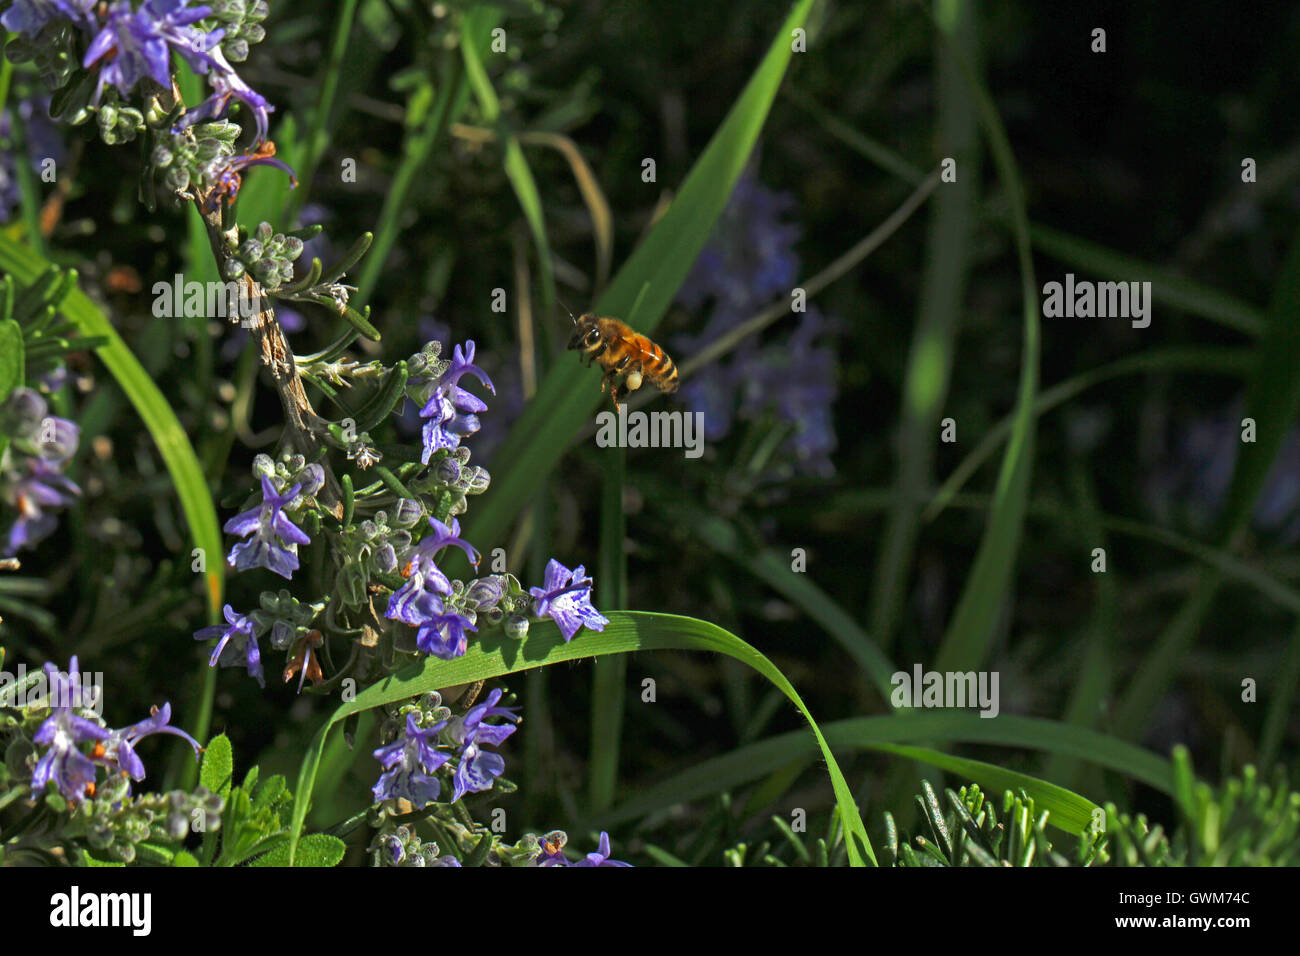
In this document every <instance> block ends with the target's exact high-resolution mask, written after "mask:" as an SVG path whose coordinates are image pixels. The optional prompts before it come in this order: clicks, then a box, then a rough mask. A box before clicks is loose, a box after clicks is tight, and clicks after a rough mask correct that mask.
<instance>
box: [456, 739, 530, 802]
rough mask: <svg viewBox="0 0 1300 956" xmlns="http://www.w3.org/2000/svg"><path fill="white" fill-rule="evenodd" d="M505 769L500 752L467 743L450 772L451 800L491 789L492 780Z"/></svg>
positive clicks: (503, 759)
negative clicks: (458, 761) (453, 770)
mask: <svg viewBox="0 0 1300 956" xmlns="http://www.w3.org/2000/svg"><path fill="white" fill-rule="evenodd" d="M511 729H512V730H513V729H514V728H511ZM505 769H506V761H505V758H504V757H502V756H501V755H500V754H498V753H493V752H492V751H490V750H483V749H482V748H481V747H479V745H478V744H475V743H470V744H467V745H466V746H465V749H464V750H462V751H461V752H460V763H459V764H458V765H457V766H456V772H455V773H454V774H452V778H451V782H452V793H451V802H452V803H455V802H456V801H457V800H459V799H460V798H461V797H463V796H464V795H465V794H466V793H481V792H483V791H484V790H490V789H492V781H493V780H495V779H496V778H497V777H499V776H501V774H503V773H504V772H505Z"/></svg>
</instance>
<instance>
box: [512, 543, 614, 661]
mask: <svg viewBox="0 0 1300 956" xmlns="http://www.w3.org/2000/svg"><path fill="white" fill-rule="evenodd" d="M586 574H587V569H586V568H584V567H583V566H582V565H581V564H580V565H578V567H577V569H576V570H573V571H570V570H569V569H568V568H566V567H565V566H564V565H562V564H561V563H560V562H559V561H556V560H555V559H554V558H551V560H550V561H548V562H547V563H546V577H545V580H544V581H543V586H542V587H540V588H529V589H528V593H529V594H531V595H532V596H533V614H535V615H536V616H537V617H549V618H550V619H551V620H553V621H554V622H555V623H556V624H557V625H559V628H560V633H561V634H562V635H564V640H565V641H566V642H567V641H570V640H572V639H573V635H574V634H577V633H578V629H579V628H581V627H585V628H587V629H588V630H592V631H603V630H604V629H605V625H606V624H608V623H609V619H608V618H607V617H605V616H604V615H603V614H601V613H600V612H599V611H597V610H596V609H595V608H594V607H592V606H591V585H592V580H591V578H589V577H587V576H586Z"/></svg>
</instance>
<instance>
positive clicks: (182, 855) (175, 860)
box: [172, 850, 199, 867]
mask: <svg viewBox="0 0 1300 956" xmlns="http://www.w3.org/2000/svg"><path fill="white" fill-rule="evenodd" d="M198 865H199V861H198V860H197V859H195V857H194V854H193V853H191V852H190V851H189V850H177V851H176V855H175V856H174V857H172V866H186V867H188V866H198Z"/></svg>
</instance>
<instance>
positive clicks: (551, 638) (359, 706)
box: [290, 611, 876, 866]
mask: <svg viewBox="0 0 1300 956" xmlns="http://www.w3.org/2000/svg"><path fill="white" fill-rule="evenodd" d="M607 616H608V617H609V620H610V623H609V624H608V625H607V626H606V628H605V630H604V632H603V633H600V634H597V633H592V632H589V631H582V632H580V633H579V634H578V635H577V636H576V637H574V639H573V640H572V641H570V642H569V643H567V644H566V643H564V642H563V640H562V639H561V637H560V634H559V630H558V629H557V628H556V627H555V625H554V624H551V623H550V622H544V623H542V624H534V625H533V627H532V628H531V630H530V631H529V635H528V637H527V639H525V640H524V641H512V640H510V639H509V638H505V637H501V636H499V635H498V636H496V637H492V638H489V640H488V641H487V642H486V643H484V642H479V643H476V644H473V645H471V647H470V648H469V650H468V651H467V652H466V653H465V655H464V656H462V657H458V658H455V659H454V660H440V659H437V658H428V659H426V660H425V661H424V662H422V663H418V664H414V665H412V666H410V667H407V668H404V669H403V670H401V671H399V672H398V673H397V674H395V675H393V676H392V677H389V678H387V679H385V680H383V681H381V682H379V683H378V684H374V685H372V686H370V687H368V688H366V689H365V690H364V691H362V692H361V693H359V694H358V695H357V696H356V697H355V698H354V699H353V700H351V701H348V702H346V703H344V704H343V705H341V706H340V707H339V708H338V709H337V710H335V711H334V713H333V714H332V715H331V716H330V717H329V719H328V720H327V721H326V723H325V725H324V726H322V727H321V728H320V730H319V731H317V733H316V735H315V736H314V737H313V738H312V740H311V743H310V744H309V745H308V747H307V750H306V754H305V756H304V758H303V763H302V768H301V770H300V771H299V774H298V785H297V787H296V789H295V792H294V808H293V820H292V823H291V825H290V834H291V836H290V859H292V858H293V853H294V847H295V846H296V844H297V842H298V839H299V836H300V834H301V833H302V827H303V822H304V821H305V820H306V817H307V810H308V807H309V806H310V803H311V799H312V792H313V790H314V788H315V783H316V776H317V771H318V768H319V766H320V759H321V754H322V752H323V750H324V748H325V744H326V741H327V739H328V737H329V731H330V729H331V728H333V727H334V726H335V725H336V724H338V723H340V722H341V721H343V720H345V719H346V718H347V717H348V716H350V715H352V714H356V713H361V712H362V711H366V710H370V709H371V708H374V707H379V706H381V705H383V704H389V703H393V702H396V701H400V700H405V699H407V698H410V697H415V696H418V695H420V694H423V693H426V692H428V691H430V690H435V689H437V688H441V687H451V686H455V685H457V684H466V683H470V682H473V681H476V680H486V679H488V678H492V677H502V676H505V675H507V674H515V673H519V672H520V671H526V670H531V669H533V668H538V667H543V666H545V665H548V664H557V663H560V662H562V661H571V660H578V659H580V658H585V657H599V656H605V655H609V654H622V653H627V652H630V651H654V650H697V651H708V652H713V653H718V654H725V655H727V656H728V657H733V658H735V659H736V660H738V661H741V662H742V663H744V664H747V665H749V666H750V667H752V668H754V669H755V670H756V671H758V672H759V673H760V674H762V675H763V676H764V677H766V678H767V679H768V680H770V681H771V682H772V683H773V684H774V685H776V686H777V687H778V688H780V689H781V691H782V693H784V694H785V695H786V697H787V698H789V700H790V701H791V703H793V704H794V705H795V706H796V707H797V708H798V709H799V711H800V713H802V714H803V715H804V717H805V718H806V719H807V721H808V725H809V726H810V727H811V728H812V732H813V736H814V737H815V739H816V746H817V748H818V749H819V750H820V752H821V756H822V757H823V759H825V761H826V767H827V772H828V773H829V774H830V778H831V785H832V787H833V788H834V791H835V799H836V803H837V805H838V807H839V810H840V813H841V814H842V818H843V821H844V825H845V829H846V831H847V839H846V843H847V849H848V853H849V859H850V862H851V863H852V864H853V865H855V866H863V865H866V863H868V862H870V863H871V864H873V865H874V864H875V861H876V857H875V853H874V852H873V850H872V848H871V841H870V839H869V838H868V837H867V832H866V827H865V826H864V825H863V823H862V817H861V815H860V814H859V812H858V808H857V805H856V804H855V803H854V800H853V794H852V792H851V791H850V790H849V786H848V782H847V781H846V780H845V779H844V775H843V773H841V772H840V768H839V764H838V763H837V762H836V760H835V756H834V754H833V753H832V752H831V750H830V747H829V746H828V745H827V743H826V740H825V738H824V737H823V736H822V732H821V729H820V728H819V727H818V726H817V723H816V721H815V720H814V719H813V717H812V714H810V713H809V712H808V709H807V707H806V706H805V705H804V703H803V701H802V700H801V699H800V697H799V695H798V693H797V692H796V691H795V689H794V688H793V687H792V686H791V685H790V682H789V681H788V680H786V678H785V676H784V675H783V674H782V673H781V672H780V670H778V669H777V668H776V666H775V665H773V664H772V662H771V661H769V660H768V659H767V658H766V657H765V656H764V655H763V654H760V653H759V652H758V651H756V650H755V649H754V648H752V647H750V646H749V645H748V644H746V643H745V642H744V641H742V640H740V638H738V637H736V636H735V635H733V634H730V633H728V632H727V631H725V630H723V629H722V628H720V627H717V626H716V625H713V624H709V623H708V622H706V621H699V620H696V619H694V618H689V617H681V616H679V615H675V614H649V613H643V612H629V611H611V612H609V613H608V615H607Z"/></svg>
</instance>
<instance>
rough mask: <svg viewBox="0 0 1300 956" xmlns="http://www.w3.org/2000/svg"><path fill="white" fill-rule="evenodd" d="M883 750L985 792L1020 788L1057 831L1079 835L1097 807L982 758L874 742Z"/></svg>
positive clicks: (1070, 792) (877, 748) (1014, 791)
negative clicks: (974, 785) (973, 784)
mask: <svg viewBox="0 0 1300 956" xmlns="http://www.w3.org/2000/svg"><path fill="white" fill-rule="evenodd" d="M874 749H876V750H881V751H884V752H885V753H891V754H896V755H897V756H899V757H907V758H909V759H911V760H917V761H919V762H921V763H925V764H929V765H930V766H932V767H938V768H939V769H940V770H947V771H948V772H949V773H953V774H956V775H957V776H958V777H960V778H961V779H962V780H963V781H965V780H971V781H974V782H975V783H978V784H979V785H980V787H981V788H983V789H984V791H985V792H986V793H990V794H1001V793H1003V792H1004V791H1006V790H1010V791H1011V792H1012V793H1019V792H1020V791H1021V790H1023V791H1024V792H1025V793H1026V794H1027V795H1028V796H1029V797H1030V798H1031V799H1032V800H1033V801H1034V806H1035V807H1036V808H1037V809H1038V810H1047V811H1049V813H1050V814H1051V815H1050V816H1049V817H1048V818H1047V822H1048V823H1049V824H1051V825H1052V826H1054V827H1056V828H1057V829H1059V830H1064V831H1065V832H1066V833H1072V834H1074V835H1075V836H1079V835H1080V834H1082V833H1083V832H1084V830H1086V829H1087V827H1088V824H1089V823H1090V822H1092V814H1093V812H1094V811H1096V810H1097V809H1098V807H1097V804H1095V803H1093V802H1092V801H1091V800H1089V799H1088V798H1087V797H1081V796H1079V794H1077V793H1075V792H1074V791H1073V790H1067V789H1066V788H1065V787H1060V786H1057V785H1056V784H1054V783H1048V782H1047V781H1046V780H1040V779H1039V778H1038V777H1032V776H1030V775H1029V774H1026V773H1018V772H1017V771H1015V770H1007V769H1006V768H1004V767H999V766H998V765H997V764H991V763H985V762H984V761H983V760H970V759H967V758H966V757H954V756H953V755H952V754H946V753H943V752H941V751H938V750H930V749H928V748H926V747H903V746H899V745H896V744H877V745H876V747H875V748H874Z"/></svg>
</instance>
